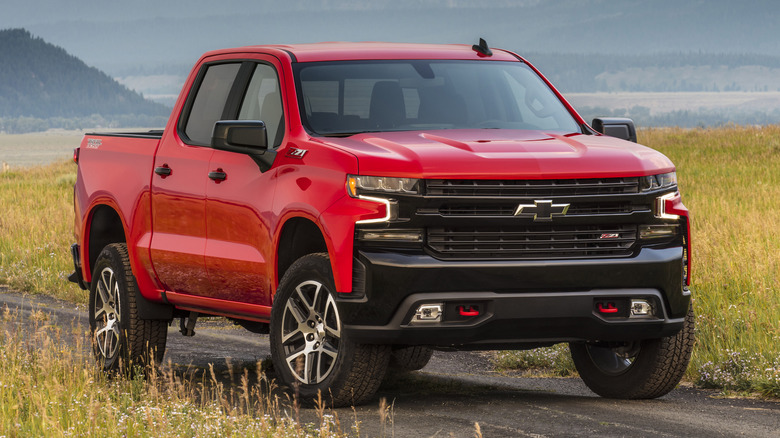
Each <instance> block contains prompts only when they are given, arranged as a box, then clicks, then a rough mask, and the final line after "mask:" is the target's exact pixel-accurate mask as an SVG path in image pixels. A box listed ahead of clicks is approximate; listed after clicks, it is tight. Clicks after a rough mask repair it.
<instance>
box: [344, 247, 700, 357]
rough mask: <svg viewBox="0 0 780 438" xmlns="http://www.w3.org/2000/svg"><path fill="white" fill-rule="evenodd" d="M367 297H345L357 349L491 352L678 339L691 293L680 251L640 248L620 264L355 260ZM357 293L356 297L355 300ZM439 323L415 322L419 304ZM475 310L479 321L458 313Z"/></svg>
mask: <svg viewBox="0 0 780 438" xmlns="http://www.w3.org/2000/svg"><path fill="white" fill-rule="evenodd" d="M358 260H359V262H360V263H359V264H357V266H361V265H362V266H364V267H365V277H364V278H365V293H364V294H360V293H357V294H355V293H354V292H353V294H341V296H340V297H339V300H338V303H339V304H338V305H339V309H340V313H341V315H342V324H343V326H344V328H343V330H344V331H345V333H347V334H348V335H349V336H350V337H351V338H353V339H354V340H356V341H357V342H363V343H382V344H418V345H433V346H438V347H454V348H472V349H479V348H486V349H487V348H495V346H497V345H501V346H505V347H511V346H522V345H531V344H533V345H538V344H547V343H556V342H569V341H596V340H599V341H630V340H637V339H649V338H658V337H665V336H671V335H674V334H675V333H676V332H678V331H679V330H680V329H681V328H682V325H683V321H684V318H685V315H686V313H687V310H688V306H689V304H690V293H689V292H688V290H687V289H685V288H684V287H683V286H684V285H683V283H682V277H683V272H682V248H680V247H672V248H662V249H653V248H643V249H641V251H639V253H638V254H637V256H635V257H631V258H625V259H598V260H561V261H478V262H465V261H441V260H437V259H435V258H433V257H431V256H429V255H427V254H424V253H417V254H414V253H409V254H403V253H396V252H380V251H377V252H371V251H361V252H360V253H359V257H358ZM361 295H362V296H361ZM632 299H642V300H645V301H648V302H650V303H652V305H653V308H654V309H655V311H654V316H652V317H641V318H634V317H628V316H624V315H621V316H615V315H611V314H604V313H600V312H599V311H598V310H597V307H596V303H600V302H604V301H605V300H612V301H614V302H621V303H623V302H629V303H630V302H631V300H632ZM433 303H437V304H442V307H443V310H444V315H443V317H442V320H441V321H440V322H433V323H424V324H419V323H417V324H415V323H412V322H411V320H412V317H413V316H414V313H415V310H416V309H417V308H418V307H419V306H420V305H423V304H433ZM460 306H463V308H465V309H471V308H475V309H479V314H478V315H475V316H462V315H460V314H459V312H458V310H457V309H459V308H460Z"/></svg>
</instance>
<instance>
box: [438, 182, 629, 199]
mask: <svg viewBox="0 0 780 438" xmlns="http://www.w3.org/2000/svg"><path fill="white" fill-rule="evenodd" d="M426 193H427V195H429V196H470V197H533V198H539V197H545V198H547V197H566V196H597V195H615V194H625V193H639V178H603V179H562V180H427V181H426Z"/></svg>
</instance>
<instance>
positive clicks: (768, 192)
mask: <svg viewBox="0 0 780 438" xmlns="http://www.w3.org/2000/svg"><path fill="white" fill-rule="evenodd" d="M639 140H640V142H641V143H643V144H645V145H648V146H650V147H653V148H655V149H657V150H659V151H661V152H663V153H664V154H666V155H667V156H668V157H669V158H671V159H672V160H673V161H674V162H675V164H676V165H677V174H678V180H679V184H680V190H681V192H682V194H683V201H684V202H685V204H686V205H687V206H688V208H689V209H690V210H691V212H692V214H693V239H692V242H693V269H692V274H693V284H692V290H693V296H694V305H695V307H696V313H697V315H698V316H697V344H696V347H695V350H694V355H693V359H692V362H691V366H690V367H689V369H688V374H687V379H689V380H691V381H694V382H697V383H698V384H700V385H702V386H708V387H717V388H724V389H726V390H733V391H752V392H760V393H764V394H767V395H772V396H775V397H780V286H779V285H778V280H780V126H769V127H762V128H760V127H756V128H754V127H724V128H716V129H706V130H705V129H692V130H690V129H651V130H642V131H640V133H639ZM75 170H76V168H75V165H74V164H73V163H70V162H62V163H58V164H54V165H50V166H45V167H38V168H31V169H26V170H12V171H11V172H6V173H0V211H1V212H2V214H0V282H5V283H8V284H9V285H10V286H11V287H12V288H14V289H17V290H22V291H28V292H32V293H45V294H50V295H54V296H56V297H59V298H64V299H66V300H70V301H76V302H80V303H84V302H86V295H85V294H84V293H83V292H82V291H80V290H79V289H78V288H77V287H75V286H74V285H72V284H70V283H68V282H67V281H66V280H65V277H66V276H67V274H69V273H70V272H72V270H73V268H72V263H71V260H70V255H69V253H68V247H69V246H70V244H71V243H72V241H73V237H72V236H73V232H72V230H73V225H72V224H73V207H72V185H73V182H74V179H75ZM561 354H564V355H565V353H562V351H561V350H560V347H558V349H552V350H550V351H547V350H540V351H537V352H533V353H512V354H504V355H503V359H502V366H527V367H539V366H545V364H547V366H552V367H553V368H554V371H553V372H552V373H553V374H558V375H560V374H566V372H567V371H566V370H569V371H568V372H570V371H571V365H570V362H569V361H568V360H566V358H565V357H563V358H562V357H561ZM528 355H531V356H528ZM513 356H514V357H515V358H519V359H520V360H519V365H517V364H518V361H516V360H514V359H513ZM545 357H547V358H548V359H545ZM513 361H514V362H513ZM545 361H547V362H545ZM513 363H515V365H513ZM523 364H525V365H523Z"/></svg>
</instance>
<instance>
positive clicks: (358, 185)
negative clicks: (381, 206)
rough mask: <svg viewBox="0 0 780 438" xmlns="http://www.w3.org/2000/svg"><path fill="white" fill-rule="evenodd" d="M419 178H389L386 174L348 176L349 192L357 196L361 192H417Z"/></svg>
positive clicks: (354, 196)
mask: <svg viewBox="0 0 780 438" xmlns="http://www.w3.org/2000/svg"><path fill="white" fill-rule="evenodd" d="M418 182H419V180H417V179H415V178H388V177H384V176H362V175H361V176H357V175H348V176H347V193H349V196H352V197H353V198H357V197H358V196H360V194H361V193H373V194H377V193H398V194H409V195H412V194H415V193H417V192H418V187H419V185H418Z"/></svg>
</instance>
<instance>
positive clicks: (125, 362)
mask: <svg viewBox="0 0 780 438" xmlns="http://www.w3.org/2000/svg"><path fill="white" fill-rule="evenodd" d="M137 289H138V286H137V285H136V282H135V277H134V276H133V272H132V269H131V268H130V259H129V257H128V254H127V245H125V244H124V243H121V244H120V243H115V244H111V245H108V246H106V247H105V248H103V251H101V253H100V255H98V258H97V260H96V262H95V270H94V273H93V275H92V284H91V287H90V293H89V325H90V329H91V332H92V347H93V351H94V353H95V357H96V359H97V361H98V362H99V363H100V364H101V366H102V368H103V369H104V370H106V371H114V370H121V371H128V372H132V371H133V368H134V367H135V366H141V367H146V366H149V365H155V364H158V363H159V362H160V361H162V357H163V355H164V354H165V342H166V339H167V335H168V326H167V324H166V323H165V321H152V320H143V319H141V318H140V317H139V315H138V307H137V303H136V298H137V293H138V292H137Z"/></svg>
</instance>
